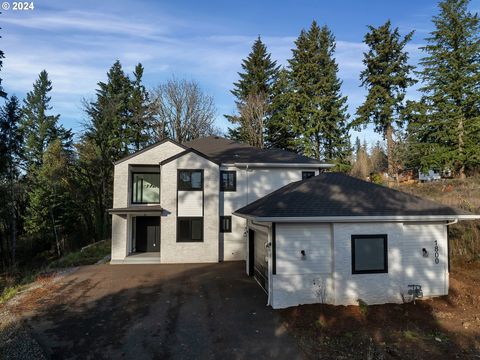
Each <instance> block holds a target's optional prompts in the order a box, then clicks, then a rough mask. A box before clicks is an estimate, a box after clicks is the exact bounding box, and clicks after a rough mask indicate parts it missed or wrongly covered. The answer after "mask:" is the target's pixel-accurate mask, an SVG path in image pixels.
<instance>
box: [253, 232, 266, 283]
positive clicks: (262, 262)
mask: <svg viewBox="0 0 480 360" xmlns="http://www.w3.org/2000/svg"><path fill="white" fill-rule="evenodd" d="M267 242H268V237H267V235H266V234H265V233H262V232H260V231H255V237H254V249H253V250H254V263H253V270H254V276H255V279H257V281H258V282H259V283H260V285H261V286H262V287H263V288H264V289H265V290H266V289H267V288H268V262H267V248H266V244H267Z"/></svg>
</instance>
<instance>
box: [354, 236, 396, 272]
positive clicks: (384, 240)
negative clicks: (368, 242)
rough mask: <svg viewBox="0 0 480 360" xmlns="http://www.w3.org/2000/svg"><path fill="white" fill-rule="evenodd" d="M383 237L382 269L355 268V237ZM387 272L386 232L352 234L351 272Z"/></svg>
mask: <svg viewBox="0 0 480 360" xmlns="http://www.w3.org/2000/svg"><path fill="white" fill-rule="evenodd" d="M371 238H381V239H383V269H376V270H355V241H356V240H357V239H359V240H361V239H371ZM386 273H388V236H387V234H370V235H363V234H362V235H352V274H386Z"/></svg>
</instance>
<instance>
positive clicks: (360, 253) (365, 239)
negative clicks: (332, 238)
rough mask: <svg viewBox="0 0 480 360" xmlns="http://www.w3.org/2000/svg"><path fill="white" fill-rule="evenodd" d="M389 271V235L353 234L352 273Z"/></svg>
mask: <svg viewBox="0 0 480 360" xmlns="http://www.w3.org/2000/svg"><path fill="white" fill-rule="evenodd" d="M387 272H388V251H387V235H352V273H353V274H371V273H387Z"/></svg>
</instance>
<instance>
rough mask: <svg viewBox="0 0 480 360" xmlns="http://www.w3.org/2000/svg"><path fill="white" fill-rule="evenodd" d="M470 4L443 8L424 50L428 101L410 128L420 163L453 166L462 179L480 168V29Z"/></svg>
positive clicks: (455, 1) (448, 2) (449, 0)
mask: <svg viewBox="0 0 480 360" xmlns="http://www.w3.org/2000/svg"><path fill="white" fill-rule="evenodd" d="M468 4H469V1H468V0H445V1H442V2H440V4H439V8H440V13H439V14H438V15H437V16H434V17H433V23H434V25H435V30H434V31H432V32H431V33H430V36H429V37H428V38H427V39H426V41H427V45H426V46H425V47H423V48H422V50H423V51H424V52H425V54H426V55H425V57H424V58H423V59H422V60H421V61H420V64H421V65H422V66H423V69H422V70H421V71H420V72H419V74H420V77H421V79H422V82H423V86H422V88H421V89H420V90H421V91H422V92H423V97H422V99H421V102H420V103H419V104H416V108H415V110H416V111H415V114H414V118H413V121H412V122H411V124H410V126H409V132H410V134H409V135H410V136H411V137H412V140H413V142H412V144H413V146H412V151H413V152H415V153H416V154H417V155H418V156H417V158H419V159H421V161H420V164H419V165H420V166H421V167H423V168H429V167H433V168H438V169H439V170H443V169H445V168H450V169H452V170H455V171H456V172H457V174H458V175H459V177H461V178H463V177H465V170H466V169H467V168H469V169H473V168H476V167H478V165H479V164H480V148H479V145H478V144H479V143H480V136H479V135H478V134H479V131H480V112H479V110H480V38H479V26H480V25H479V18H478V15H477V14H473V13H471V12H470V11H469V10H468Z"/></svg>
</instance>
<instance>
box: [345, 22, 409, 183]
mask: <svg viewBox="0 0 480 360" xmlns="http://www.w3.org/2000/svg"><path fill="white" fill-rule="evenodd" d="M368 29H369V32H368V33H367V34H366V35H365V37H364V42H365V44H367V45H368V47H369V50H368V52H366V53H365V54H364V59H363V63H364V65H365V69H364V70H363V71H362V72H361V74H360V80H361V81H362V86H364V87H365V88H366V89H367V91H368V93H367V96H366V99H365V101H364V103H363V104H362V105H361V106H360V107H359V108H358V109H357V113H356V115H357V117H356V119H355V120H354V121H353V122H352V125H353V126H354V127H357V128H358V127H359V125H364V126H366V124H368V123H373V124H374V125H375V131H376V132H378V133H381V134H382V135H383V136H384V138H386V140H387V157H388V174H389V176H390V177H395V174H394V168H395V165H394V163H393V151H394V146H395V145H394V136H393V134H394V126H395V125H397V126H401V125H402V121H403V117H402V116H401V112H402V109H403V107H404V98H405V93H406V89H407V88H408V87H409V86H411V85H413V84H414V83H415V82H416V81H415V79H413V78H412V77H411V76H410V73H411V71H412V70H413V66H411V65H409V64H408V53H407V52H406V51H405V46H406V44H407V43H408V42H409V41H410V39H411V38H412V36H413V32H411V33H409V34H407V35H406V36H405V37H403V38H402V37H401V35H400V33H399V30H398V28H394V29H392V28H391V23H390V21H387V22H386V23H385V24H383V25H381V26H379V27H377V28H375V27H373V26H369V27H368Z"/></svg>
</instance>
